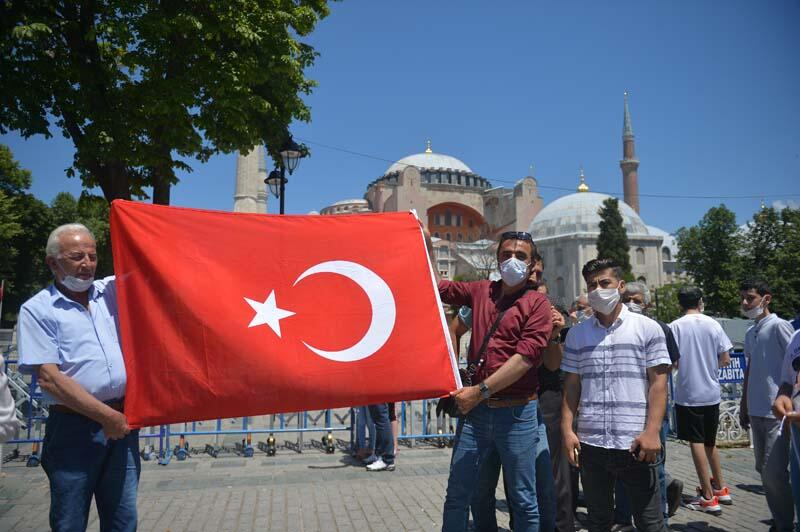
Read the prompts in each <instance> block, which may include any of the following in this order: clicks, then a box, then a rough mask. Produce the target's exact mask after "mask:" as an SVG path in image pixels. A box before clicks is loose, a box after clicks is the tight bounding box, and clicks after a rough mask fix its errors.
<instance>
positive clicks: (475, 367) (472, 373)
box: [467, 286, 531, 379]
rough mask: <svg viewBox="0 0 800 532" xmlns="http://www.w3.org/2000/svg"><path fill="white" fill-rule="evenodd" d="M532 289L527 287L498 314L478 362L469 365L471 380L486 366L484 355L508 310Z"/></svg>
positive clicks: (487, 335) (482, 345)
mask: <svg viewBox="0 0 800 532" xmlns="http://www.w3.org/2000/svg"><path fill="white" fill-rule="evenodd" d="M530 289H531V287H530V286H526V287H525V289H524V290H522V293H520V294H519V296H517V297H516V298H515V299H514V301H512V302H511V304H509V305H507V306H506V308H504V309H503V310H501V311H500V312H499V313H498V314H497V318H495V320H494V323H492V326H491V327H490V328H489V330H488V331H487V333H486V335H485V336H484V337H483V343H482V344H481V348H480V349H479V350H478V355H477V356H476V357H475V358H477V359H478V362H477V363H476V364H474V365H473V364H468V365H467V374H468V375H469V378H470V379H472V377H474V376H475V374H476V373H477V372H478V369H480V367H481V366H482V365H483V364H484V362H485V359H484V356H483V355H484V353H485V352H486V347H487V346H488V345H489V340H491V339H492V335H493V334H494V332H495V331H496V330H497V327H499V326H500V320H502V319H503V315H504V314H505V313H506V311H507V310H508V309H510V308H511V307H512V306H514V303H516V302H517V301H519V300H520V299H521V298H522V296H524V295H525V294H526V293H527V292H528V290H530Z"/></svg>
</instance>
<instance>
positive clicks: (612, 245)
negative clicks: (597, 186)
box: [597, 198, 633, 280]
mask: <svg viewBox="0 0 800 532" xmlns="http://www.w3.org/2000/svg"><path fill="white" fill-rule="evenodd" d="M599 214H600V218H601V221H600V236H598V237H597V258H598V259H612V260H613V261H614V262H616V263H617V264H619V265H620V267H622V271H623V275H624V277H625V279H626V280H633V274H632V273H631V258H630V246H629V245H628V233H627V231H625V226H624V225H623V224H622V214H621V213H620V212H619V200H618V199H617V198H607V199H605V200H604V201H603V206H602V207H601V208H600V212H599Z"/></svg>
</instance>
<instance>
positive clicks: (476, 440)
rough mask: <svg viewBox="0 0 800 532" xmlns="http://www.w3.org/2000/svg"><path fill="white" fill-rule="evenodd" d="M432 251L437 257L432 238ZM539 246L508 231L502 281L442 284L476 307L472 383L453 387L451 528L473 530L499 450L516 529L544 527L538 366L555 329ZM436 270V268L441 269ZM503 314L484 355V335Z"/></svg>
mask: <svg viewBox="0 0 800 532" xmlns="http://www.w3.org/2000/svg"><path fill="white" fill-rule="evenodd" d="M428 247H429V250H430V251H431V252H430V256H433V252H432V246H431V244H430V239H428ZM534 255H536V248H535V246H534V244H533V240H532V239H531V235H530V234H528V233H523V232H509V233H503V235H502V236H501V237H500V242H499V244H498V247H497V262H498V264H500V274H501V277H502V280H500V281H475V282H453V281H444V280H440V281H439V295H440V296H441V298H442V301H443V302H445V303H449V304H452V305H467V306H469V307H471V308H472V323H473V327H472V338H471V340H470V350H469V352H470V354H471V358H470V360H469V366H470V367H473V368H474V375H473V376H472V379H471V380H472V385H469V386H465V387H463V388H461V389H459V390H456V391H454V392H451V395H452V396H453V398H454V399H455V401H456V404H457V405H458V408H459V410H460V411H461V412H462V413H463V414H464V417H462V418H460V419H459V422H458V428H457V429H456V438H455V444H454V446H453V457H452V460H451V463H450V478H449V479H448V483H447V495H446V497H445V502H444V518H443V521H444V523H443V525H442V531H443V532H456V531H458V532H463V531H465V530H466V529H467V522H468V519H469V504H470V500H471V498H472V494H473V491H474V488H475V486H476V484H477V480H478V472H479V470H480V466H481V462H482V461H483V459H484V457H485V456H486V455H487V453H488V452H489V451H490V450H492V449H494V450H496V451H497V453H498V454H499V455H500V460H501V462H502V464H503V474H504V475H506V477H507V478H508V487H509V492H508V498H509V501H508V502H509V506H510V508H511V512H512V514H513V516H514V529H515V531H516V532H536V531H538V530H539V510H538V504H537V501H536V469H535V460H536V448H537V446H538V443H539V442H538V439H539V430H538V421H537V407H538V405H537V396H536V393H535V391H536V388H537V368H538V366H539V365H540V364H541V361H542V352H543V351H544V349H545V348H546V347H547V343H548V339H549V338H550V333H551V331H552V319H551V314H550V303H549V302H548V300H547V298H546V297H545V296H544V295H543V294H540V293H538V292H537V291H536V290H534V289H533V288H534V286H533V284H532V283H529V281H528V278H529V277H530V274H531V257H533V256H534ZM433 271H434V272H436V268H433ZM501 312H502V313H503V314H502V317H501V319H500V320H499V322H498V324H497V326H496V329H495V331H494V332H493V333H492V334H491V336H490V337H489V340H488V343H487V344H486V346H485V349H483V352H481V346H483V344H484V339H485V338H486V336H487V334H488V333H489V332H490V330H491V329H492V326H493V324H494V323H495V321H496V320H497V318H498V316H499V315H500V313H501Z"/></svg>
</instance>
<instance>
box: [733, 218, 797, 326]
mask: <svg viewBox="0 0 800 532" xmlns="http://www.w3.org/2000/svg"><path fill="white" fill-rule="evenodd" d="M743 240H744V275H745V276H747V277H757V278H761V279H764V280H765V281H766V282H767V283H768V284H769V285H770V286H771V287H772V291H773V298H772V299H773V302H772V303H771V304H770V310H772V311H773V312H777V313H778V314H779V315H781V316H783V317H784V318H791V317H794V316H796V315H797V314H798V313H800V209H790V208H785V209H783V210H781V211H778V210H776V209H773V208H769V209H761V210H760V211H759V212H757V213H756V214H755V215H753V219H752V221H751V222H750V223H749V224H748V228H747V231H746V233H745V235H744V239H743Z"/></svg>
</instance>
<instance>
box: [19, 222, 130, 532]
mask: <svg viewBox="0 0 800 532" xmlns="http://www.w3.org/2000/svg"><path fill="white" fill-rule="evenodd" d="M45 261H46V262H47V265H48V267H49V268H50V270H51V271H52V272H53V276H54V282H53V284H52V285H50V286H48V287H47V288H45V289H44V290H42V291H40V292H39V293H38V294H36V295H34V296H33V297H32V298H30V299H29V300H28V301H26V302H25V304H24V305H22V308H21V309H20V314H19V356H20V368H21V370H22V371H23V372H28V373H31V374H33V375H36V376H37V377H38V380H39V385H40V387H41V388H42V391H43V393H44V397H45V402H46V403H47V404H48V405H49V416H48V418H47V424H46V432H45V437H44V445H43V448H42V467H43V468H44V470H45V472H46V473H47V477H48V479H49V480H50V526H51V528H52V529H53V530H54V531H73V530H86V526H87V522H88V517H89V508H90V506H91V502H92V498H93V497H94V499H95V502H96V503H97V511H98V514H99V517H100V530H102V531H104V532H105V531H133V530H136V522H137V519H136V493H137V489H138V484H139V474H140V471H141V463H140V459H139V454H138V451H139V435H138V431H136V430H130V428H129V427H128V424H127V419H126V417H125V414H124V413H123V410H124V408H123V404H124V398H125V383H126V374H125V362H124V361H123V358H122V351H121V350H120V345H119V339H118V332H117V331H118V324H119V320H118V315H117V292H116V284H115V281H114V278H113V277H107V278H105V279H102V280H95V279H94V275H95V271H96V269H97V250H96V245H95V239H94V236H93V235H92V234H91V232H90V231H89V230H88V229H87V228H86V227H84V226H82V225H80V224H67V225H62V226H60V227H58V228H56V229H55V230H54V231H53V232H52V233H51V234H50V237H49V238H48V240H47V248H46V257H45Z"/></svg>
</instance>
